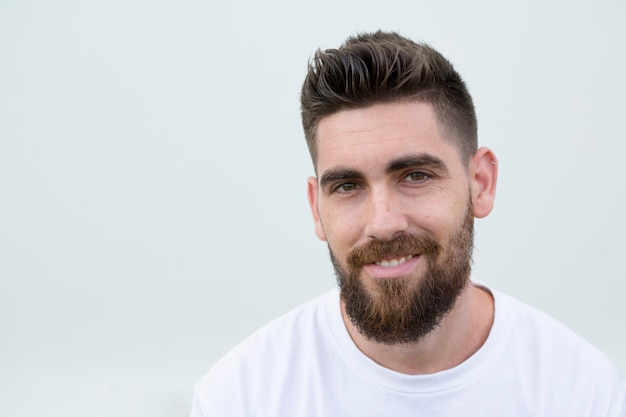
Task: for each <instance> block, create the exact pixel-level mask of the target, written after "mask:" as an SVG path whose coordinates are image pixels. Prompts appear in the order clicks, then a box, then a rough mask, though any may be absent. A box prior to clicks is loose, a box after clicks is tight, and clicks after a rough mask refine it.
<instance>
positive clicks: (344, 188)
mask: <svg viewBox="0 0 626 417" xmlns="http://www.w3.org/2000/svg"><path fill="white" fill-rule="evenodd" d="M335 190H336V191H338V192H340V193H349V192H350V191H354V190H356V184H354V183H352V182H346V183H343V184H341V185H339V186H338V187H337V188H336V189H335Z"/></svg>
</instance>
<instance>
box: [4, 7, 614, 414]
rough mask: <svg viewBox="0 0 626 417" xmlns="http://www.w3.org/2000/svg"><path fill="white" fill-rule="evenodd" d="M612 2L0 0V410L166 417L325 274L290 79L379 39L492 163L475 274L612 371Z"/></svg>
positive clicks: (321, 283) (328, 274)
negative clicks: (422, 69)
mask: <svg viewBox="0 0 626 417" xmlns="http://www.w3.org/2000/svg"><path fill="white" fill-rule="evenodd" d="M625 21H626V7H625V2H624V1H593V2H592V1H587V2H576V1H567V2H565V1H563V2H558V3H554V2H543V1H542V2H530V3H529V2H512V3H508V2H503V1H493V2H486V1H482V2H481V1H479V2H471V4H470V2H466V1H457V2H451V1H428V2H424V1H407V2H393V1H386V2H382V1H380V2H367V1H359V2H357V1H355V2H330V1H292V2H289V3H287V2H284V3H278V2H269V3H268V2H264V3H263V4H260V2H253V1H240V2H236V3H232V2H208V3H207V2H200V1H174V0H163V1H133V2H115V1H113V2H106V3H105V2H87V1H84V2H80V1H69V0H68V1H57V2H43V1H42V2H31V1H8V0H4V1H0V415H3V416H13V417H15V416H35V415H46V416H82V417H85V416H138V417H143V416H146V417H148V416H150V417H160V416H163V417H165V416H174V417H181V416H184V415H185V414H186V413H187V412H188V407H189V402H190V400H191V393H192V386H193V384H194V382H195V381H196V380H197V379H198V378H200V377H201V375H202V374H203V373H204V372H205V371H206V370H207V369H208V368H209V367H210V366H211V364H212V363H213V362H214V361H216V360H217V359H218V358H219V357H220V356H221V355H223V354H224V353H225V352H226V351H227V350H228V349H229V348H230V347H232V346H233V345H234V344H235V343H237V342H238V341H240V340H241V339H242V338H244V337H245V336H246V335H248V334H249V333H250V332H252V331H253V330H254V329H256V328H258V327H259V326H261V325H262V324H264V323H266V322H267V321H269V320H270V319H272V318H274V317H276V316H278V315H280V314H282V313H283V312H286V311H287V310H289V309H290V308H292V307H295V306H297V305H299V304H300V303H302V302H304V301H306V300H308V299H310V298H312V297H314V296H316V295H318V294H320V293H321V292H323V291H325V290H326V289H328V288H331V287H332V286H333V285H334V276H333V274H332V270H331V267H330V264H329V262H328V260H327V253H326V247H325V245H324V244H323V243H321V242H319V241H317V240H316V238H315V236H314V234H313V226H312V222H311V220H310V215H309V211H308V206H307V204H306V194H305V189H306V188H305V184H306V178H307V176H308V175H310V174H311V173H312V167H311V163H310V161H309V159H308V154H307V151H306V147H305V144H304V139H303V136H302V133H301V128H300V122H299V108H298V107H299V104H298V103H299V102H298V99H299V88H300V83H301V81H302V79H303V76H304V73H305V70H306V63H307V60H308V59H309V57H310V56H311V54H312V53H313V51H314V50H315V49H316V48H318V47H322V48H329V47H335V46H338V45H339V44H340V43H341V41H342V40H343V39H344V38H345V37H346V36H347V35H349V34H354V33H356V32H357V31H364V30H375V29H378V28H383V29H389V30H398V31H400V33H402V34H404V35H407V36H409V37H412V38H414V39H417V40H424V41H427V42H429V43H431V44H432V45H434V46H435V47H437V48H438V49H440V50H441V51H442V52H443V53H444V54H445V55H447V56H448V57H449V58H450V59H451V60H452V61H453V63H454V64H455V65H456V67H457V69H458V70H459V71H460V72H461V74H462V75H463V76H464V77H465V79H466V81H467V84H468V85H469V88H470V90H471V92H472V93H473V96H474V99H475V103H476V107H477V111H478V116H479V127H480V141H481V144H482V145H488V146H490V147H491V148H492V149H494V150H495V152H496V154H497V155H498V156H499V158H500V182H499V191H498V198H497V204H496V208H495V210H494V212H493V213H492V215H491V216H490V217H489V218H487V219H485V220H480V221H478V224H477V228H478V232H477V233H478V236H477V250H476V255H475V270H474V271H475V272H474V278H475V279H478V280H481V281H484V282H486V283H488V284H490V285H492V286H493V287H495V288H498V289H500V290H503V291H506V292H509V293H511V294H513V295H514V296H516V297H518V298H520V299H522V300H523V301H525V302H527V303H529V304H531V305H533V306H536V307H539V308H541V309H542V310H545V311H547V312H549V313H550V314H552V315H554V316H556V317H557V318H558V319H560V320H562V321H563V322H564V323H566V324H567V325H568V326H570V327H571V328H573V329H575V330H576V331H577V332H578V333H580V334H582V335H583V336H584V337H586V338H587V339H589V340H590V341H591V342H592V343H594V344H595V345H597V346H598V347H600V348H601V349H602V350H604V351H605V352H606V353H607V354H608V355H609V356H610V357H611V358H612V359H613V360H614V361H615V363H616V364H617V366H618V367H619V369H620V372H621V373H622V375H623V376H626V332H625V331H624V330H625V328H626V325H625V324H624V321H625V318H626V303H625V301H624V300H625V297H624V293H625V292H626V274H625V273H624V260H625V255H624V252H625V250H626V237H625V236H626V220H625V217H624V213H625V212H626V187H625V186H624V155H625V154H626V144H625V139H626V138H625V134H624V121H625V114H626V105H625V103H626V101H625V98H624V97H626V81H625V80H626V77H625V76H624V74H626V59H625V53H626V52H625V51H626V25H624V22H625Z"/></svg>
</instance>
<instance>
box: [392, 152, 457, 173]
mask: <svg viewBox="0 0 626 417" xmlns="http://www.w3.org/2000/svg"><path fill="white" fill-rule="evenodd" d="M418 167H423V168H431V169H434V170H437V171H440V173H441V174H445V173H446V172H448V167H447V166H446V164H445V163H444V162H443V161H442V160H441V159H439V158H437V157H436V156H434V155H431V154H426V153H423V154H417V155H407V156H403V157H402V158H399V159H394V160H393V161H391V162H390V163H389V164H388V165H387V167H386V168H385V172H386V173H387V174H391V173H392V172H396V171H401V170H403V169H407V168H418Z"/></svg>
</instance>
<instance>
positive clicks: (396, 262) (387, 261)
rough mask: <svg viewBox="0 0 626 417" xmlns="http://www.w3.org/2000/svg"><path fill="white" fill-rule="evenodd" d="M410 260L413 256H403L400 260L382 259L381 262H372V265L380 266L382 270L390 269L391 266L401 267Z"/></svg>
mask: <svg viewBox="0 0 626 417" xmlns="http://www.w3.org/2000/svg"><path fill="white" fill-rule="evenodd" d="M411 258H413V255H408V256H403V257H401V258H392V259H383V260H382V261H377V262H374V264H375V265H378V266H382V267H384V268H390V267H393V266H398V265H402V264H403V263H405V262H406V261H408V260H409V259H411Z"/></svg>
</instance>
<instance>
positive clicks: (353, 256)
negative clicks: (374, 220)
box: [347, 234, 441, 269]
mask: <svg viewBox="0 0 626 417" xmlns="http://www.w3.org/2000/svg"><path fill="white" fill-rule="evenodd" d="M440 251H441V246H440V245H439V243H437V240H436V239H435V238H434V237H433V236H431V235H429V234H426V235H424V236H417V235H412V234H402V235H398V236H396V237H394V238H393V239H391V240H372V241H371V242H368V243H366V244H364V245H361V246H359V247H356V248H354V249H353V250H352V251H351V252H350V254H349V255H348V259H347V262H348V265H349V266H350V267H351V268H354V269H359V268H361V267H363V266H365V265H368V264H372V263H374V262H377V261H380V260H382V259H386V258H396V257H402V256H412V255H435V256H436V255H438V254H439V252H440Z"/></svg>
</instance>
